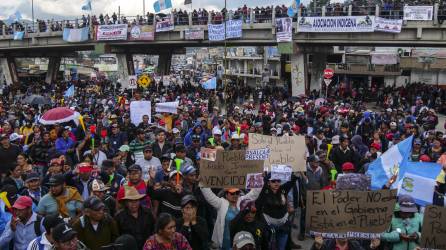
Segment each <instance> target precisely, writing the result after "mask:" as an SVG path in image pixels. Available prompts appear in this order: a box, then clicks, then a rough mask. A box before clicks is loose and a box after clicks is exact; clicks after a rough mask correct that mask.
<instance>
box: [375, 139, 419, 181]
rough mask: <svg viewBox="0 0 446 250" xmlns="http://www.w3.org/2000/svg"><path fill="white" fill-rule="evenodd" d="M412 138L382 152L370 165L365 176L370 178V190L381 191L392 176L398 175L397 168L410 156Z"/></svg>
mask: <svg viewBox="0 0 446 250" xmlns="http://www.w3.org/2000/svg"><path fill="white" fill-rule="evenodd" d="M412 139H413V136H411V137H409V138H407V139H405V140H404V141H402V142H400V143H398V144H396V145H394V146H393V147H391V148H389V149H388V150H387V151H386V152H384V153H383V154H382V155H381V156H380V157H379V158H378V159H376V160H375V161H373V162H372V163H370V166H369V169H368V171H367V175H370V176H371V177H372V189H373V190H377V189H381V188H382V187H383V186H384V185H385V184H386V183H387V181H388V180H389V179H390V177H392V175H394V174H396V173H398V171H399V166H401V163H402V162H403V160H404V161H407V158H408V157H409V155H410V152H411V150H412Z"/></svg>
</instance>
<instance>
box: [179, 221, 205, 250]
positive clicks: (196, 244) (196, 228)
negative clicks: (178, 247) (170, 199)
mask: <svg viewBox="0 0 446 250" xmlns="http://www.w3.org/2000/svg"><path fill="white" fill-rule="evenodd" d="M183 224H184V220H183V218H180V219H178V221H177V232H178V233H181V234H182V235H184V237H186V239H187V241H188V242H189V244H190V246H191V247H192V249H194V250H201V249H203V250H207V249H209V230H208V226H207V223H206V220H205V219H203V218H201V217H197V224H195V225H189V226H186V225H183Z"/></svg>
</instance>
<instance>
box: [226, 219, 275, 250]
mask: <svg viewBox="0 0 446 250" xmlns="http://www.w3.org/2000/svg"><path fill="white" fill-rule="evenodd" d="M248 212H249V210H244V211H240V213H238V214H237V216H235V218H234V219H233V220H232V221H231V225H230V230H229V231H230V232H231V242H232V241H233V239H234V236H235V234H236V233H238V232H241V231H246V232H250V233H251V234H252V236H253V237H254V241H255V243H256V249H257V250H267V249H269V248H268V242H269V238H270V231H269V227H268V226H267V225H266V224H265V223H264V222H263V220H259V219H254V221H253V222H246V221H245V220H244V217H245V215H246V214H247V213H248Z"/></svg>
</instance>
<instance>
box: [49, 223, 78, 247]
mask: <svg viewBox="0 0 446 250" xmlns="http://www.w3.org/2000/svg"><path fill="white" fill-rule="evenodd" d="M51 235H52V236H53V239H54V241H56V242H67V241H69V240H72V239H73V238H74V236H76V235H77V233H76V231H74V230H73V228H71V227H70V226H69V225H67V224H65V223H61V224H59V225H57V226H56V227H54V228H53V230H51Z"/></svg>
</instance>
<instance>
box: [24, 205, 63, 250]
mask: <svg viewBox="0 0 446 250" xmlns="http://www.w3.org/2000/svg"><path fill="white" fill-rule="evenodd" d="M61 223H64V221H63V220H62V219H61V218H60V217H59V216H58V215H54V214H53V215H47V216H45V218H44V219H43V227H44V228H45V232H43V233H42V235H40V236H38V237H37V238H35V239H34V240H32V241H31V242H30V243H29V245H28V247H27V250H37V249H39V250H50V249H52V247H53V243H54V239H53V235H52V230H53V229H54V228H55V227H56V226H57V225H59V224H61Z"/></svg>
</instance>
